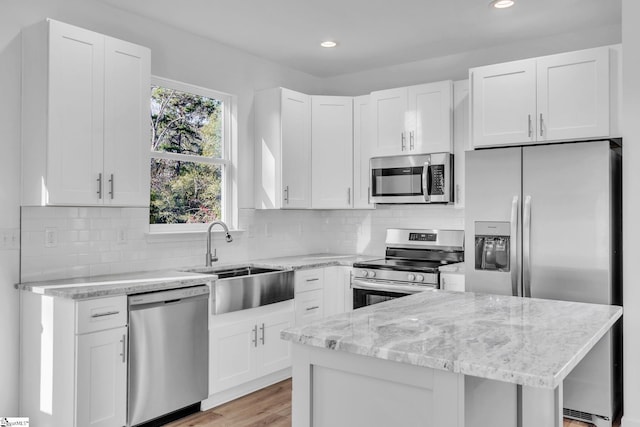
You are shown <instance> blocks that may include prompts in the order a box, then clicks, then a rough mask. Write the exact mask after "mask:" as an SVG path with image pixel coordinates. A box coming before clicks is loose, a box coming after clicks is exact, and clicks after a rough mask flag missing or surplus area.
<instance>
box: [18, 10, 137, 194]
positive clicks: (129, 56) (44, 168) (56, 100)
mask: <svg viewBox="0 0 640 427" xmlns="http://www.w3.org/2000/svg"><path fill="white" fill-rule="evenodd" d="M22 69H23V111H22V115H23V136H22V141H23V143H22V158H23V188H22V194H23V204H24V205H89V206H90V205H104V204H114V205H121V206H147V205H148V204H149V185H148V182H149V161H148V151H149V136H148V132H149V81H150V51H149V50H148V49H147V48H144V47H140V46H136V45H133V44H130V43H126V42H122V41H119V40H115V39H112V38H110V37H106V36H104V35H101V34H98V33H95V32H93V31H88V30H84V29H82V28H78V27H74V26H71V25H67V24H64V23H61V22H57V21H53V20H47V21H45V22H43V23H42V24H38V25H35V26H33V27H31V28H28V29H26V30H25V31H24V32H23V67H22ZM112 175H113V178H112Z"/></svg>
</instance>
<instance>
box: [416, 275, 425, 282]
mask: <svg viewBox="0 0 640 427" xmlns="http://www.w3.org/2000/svg"><path fill="white" fill-rule="evenodd" d="M423 280H424V276H423V275H422V274H418V275H416V282H422V281H423Z"/></svg>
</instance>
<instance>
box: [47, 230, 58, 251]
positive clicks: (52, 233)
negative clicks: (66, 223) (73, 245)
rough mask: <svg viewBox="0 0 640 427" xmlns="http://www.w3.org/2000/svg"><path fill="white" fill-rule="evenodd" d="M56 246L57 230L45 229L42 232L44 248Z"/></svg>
mask: <svg viewBox="0 0 640 427" xmlns="http://www.w3.org/2000/svg"><path fill="white" fill-rule="evenodd" d="M56 246H58V229H57V228H45V230H44V247H45V248H55V247H56Z"/></svg>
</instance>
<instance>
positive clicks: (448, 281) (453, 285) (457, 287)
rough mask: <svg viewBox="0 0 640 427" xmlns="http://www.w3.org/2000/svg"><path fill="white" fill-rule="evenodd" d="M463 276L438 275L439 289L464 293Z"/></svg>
mask: <svg viewBox="0 0 640 427" xmlns="http://www.w3.org/2000/svg"><path fill="white" fill-rule="evenodd" d="M464 286H465V285H464V274H459V273H443V272H441V273H440V289H444V290H445V291H458V292H464Z"/></svg>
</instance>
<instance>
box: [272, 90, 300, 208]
mask: <svg viewBox="0 0 640 427" xmlns="http://www.w3.org/2000/svg"><path fill="white" fill-rule="evenodd" d="M281 108H282V111H281V114H282V116H281V120H282V122H281V126H282V153H274V154H273V155H281V156H282V192H283V193H282V194H283V196H282V201H283V202H282V208H285V209H286V208H291V209H301V208H309V207H311V97H310V96H309V95H305V94H303V93H299V92H294V91H292V90H288V89H282V99H281ZM263 155H264V153H263Z"/></svg>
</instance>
